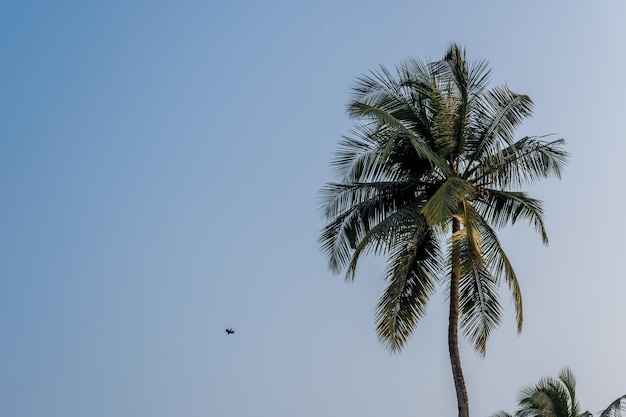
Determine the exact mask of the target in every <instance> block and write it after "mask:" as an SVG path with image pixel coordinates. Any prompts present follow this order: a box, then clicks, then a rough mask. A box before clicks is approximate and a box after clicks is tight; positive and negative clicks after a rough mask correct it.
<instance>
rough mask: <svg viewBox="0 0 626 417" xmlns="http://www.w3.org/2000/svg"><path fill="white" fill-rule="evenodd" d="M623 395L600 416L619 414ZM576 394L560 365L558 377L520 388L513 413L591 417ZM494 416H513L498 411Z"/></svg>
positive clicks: (566, 370) (572, 381)
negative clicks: (582, 407) (583, 410)
mask: <svg viewBox="0 0 626 417" xmlns="http://www.w3.org/2000/svg"><path fill="white" fill-rule="evenodd" d="M623 400H626V395H623V396H621V397H619V398H618V399H616V400H615V401H613V402H612V403H611V404H609V406H608V407H607V408H606V409H605V410H603V411H600V412H599V413H598V414H599V415H600V417H622V411H626V407H624V405H623V404H622V401H623ZM580 410H581V409H580V404H579V403H578V399H577V398H576V380H575V379H574V374H573V373H572V371H571V370H570V369H569V368H563V369H562V370H561V372H560V373H559V375H558V377H557V378H552V377H547V378H543V379H541V380H540V381H539V382H538V383H536V384H535V385H531V386H528V387H525V388H523V389H522V391H521V393H520V397H519V401H518V410H517V412H516V413H515V417H591V416H593V414H592V413H590V412H589V411H585V412H581V411H580ZM493 417H513V416H511V414H509V413H507V412H504V411H500V412H498V413H496V414H494V415H493Z"/></svg>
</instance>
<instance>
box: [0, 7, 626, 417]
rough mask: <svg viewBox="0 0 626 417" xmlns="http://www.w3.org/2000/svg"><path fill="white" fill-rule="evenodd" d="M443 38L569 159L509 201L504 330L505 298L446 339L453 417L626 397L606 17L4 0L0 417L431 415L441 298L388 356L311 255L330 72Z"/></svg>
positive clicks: (355, 297) (619, 148) (336, 118)
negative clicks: (511, 218)
mask: <svg viewBox="0 0 626 417" xmlns="http://www.w3.org/2000/svg"><path fill="white" fill-rule="evenodd" d="M565 5H566V6H565ZM452 41H456V42H459V43H462V44H464V45H465V46H466V47H467V52H468V55H469V57H470V58H476V59H479V58H485V59H487V60H488V61H489V62H490V65H491V67H492V69H493V77H492V79H493V85H497V84H501V83H505V82H506V83H507V84H508V85H509V87H510V88H511V89H513V90H515V91H519V92H522V93H526V94H528V95H530V96H531V97H532V98H533V100H534V101H535V105H536V107H535V117H534V118H533V119H531V120H530V121H529V122H528V123H526V124H525V125H524V126H523V127H522V129H520V131H519V134H520V136H521V135H524V134H545V133H556V134H557V135H558V136H559V137H564V138H566V139H567V141H568V145H567V149H568V150H569V151H570V152H571V153H572V159H571V163H570V164H569V166H568V168H567V170H566V172H565V176H564V178H563V180H562V181H560V182H559V181H555V180H553V181H548V182H546V183H543V184H541V185H538V186H535V187H533V188H532V189H531V190H530V191H531V192H532V193H533V194H534V195H535V196H538V197H540V198H542V199H544V200H545V205H546V211H547V222H548V228H549V229H548V230H549V233H550V237H551V244H550V247H549V248H545V247H543V246H542V245H541V243H540V239H539V238H538V237H537V236H534V235H533V234H532V232H531V231H530V230H529V228H527V227H525V226H524V225H520V227H514V228H512V229H507V230H504V231H503V232H502V241H503V245H504V246H505V248H506V249H507V251H508V253H509V255H510V257H511V258H512V260H513V261H514V264H515V266H516V269H517V272H518V275H519V277H520V280H521V284H522V290H523V295H524V301H525V304H524V306H525V327H524V332H523V333H522V335H521V336H519V337H518V336H516V333H515V326H514V323H513V319H512V316H511V314H510V313H511V306H510V305H508V306H507V316H506V319H505V321H504V323H503V325H502V326H501V327H500V328H499V329H498V331H497V332H496V333H495V334H494V335H493V338H492V340H491V342H490V343H489V345H488V351H487V357H486V358H485V359H481V358H479V357H478V356H477V355H476V354H474V353H473V352H472V351H471V349H470V348H469V346H468V345H466V344H463V345H462V346H461V354H462V360H463V364H464V368H465V373H466V379H467V383H468V389H469V394H470V410H471V412H472V415H473V416H476V417H478V416H487V415H489V414H490V413H492V412H495V411H497V410H499V409H508V410H510V411H512V410H513V408H514V403H515V399H516V396H517V393H518V390H519V388H520V387H521V386H523V385H526V384H529V383H532V382H534V381H536V380H537V379H539V378H540V377H542V376H546V375H555V374H556V373H557V372H558V371H559V369H561V368H562V367H563V366H566V365H569V366H571V367H572V368H573V370H574V373H575V374H576V376H577V378H578V382H579V384H578V391H579V396H580V400H581V402H582V405H583V407H584V408H589V409H590V410H591V411H597V410H599V409H601V408H602V407H604V406H606V405H608V403H609V402H610V401H612V400H613V399H615V398H616V397H617V396H619V395H621V394H625V393H626V384H624V383H623V381H624V375H626V372H625V371H626V364H625V363H624V361H623V350H624V346H625V345H626V343H625V342H626V340H625V337H624V336H623V325H624V318H625V317H626V304H625V303H624V302H623V295H624V294H625V292H626V282H625V281H624V271H623V268H622V265H621V261H622V258H623V254H622V252H623V247H624V246H623V242H622V240H623V236H624V235H626V226H625V223H624V221H623V220H622V208H623V207H624V206H625V205H626V195H625V193H624V191H625V187H624V182H623V175H624V174H623V168H624V162H623V155H624V151H625V150H626V145H625V144H624V143H625V141H624V133H623V121H624V118H625V116H624V111H625V109H626V104H625V103H624V98H625V97H626V83H624V81H623V73H624V70H625V68H626V48H625V45H624V43H625V41H626V3H624V2H623V1H621V0H613V1H610V0H608V1H602V2H591V1H569V2H546V1H526V2H503V1H495V0H493V1H474V2H467V1H438V2H432V1H431V2H425V1H416V0H413V1H399V0H390V1H387V2H373V1H337V2H331V1H319V2H308V3H303V2H294V1H266V2H253V1H232V2H222V3H220V4H217V3H215V2H203V1H177V2H173V1H171V2H166V1H109V2H78V1H73V2H72V1H55V2H44V1H28V0H21V1H6V2H4V3H3V5H2V8H1V12H0V51H2V66H1V67H0V75H1V76H0V97H1V98H0V115H1V116H0V187H1V188H0V191H1V193H2V204H1V205H0V337H1V339H0V340H1V342H0V415H2V416H11V417H32V416H46V417H57V416H58V417H79V416H80V417H83V416H90V417H99V416H131V415H133V416H151V417H165V416H168V417H169V416H174V415H176V416H190V417H193V416H211V417H231V416H232V417H235V416H237V417H239V416H260V417H265V416H267V417H287V416H289V417H291V416H293V415H297V416H300V417H317V416H324V417H335V416H336V417H340V416H341V417H345V416H360V417H374V416H376V417H378V416H383V415H386V416H391V415H393V416H396V417H405V416H406V417H408V416H415V415H425V416H446V415H450V416H452V415H455V414H456V412H455V397H454V389H453V385H452V378H451V371H450V369H449V364H448V356H447V348H446V334H445V333H446V321H447V317H446V308H445V301H444V299H443V297H436V298H435V299H434V300H433V301H432V304H431V306H430V308H429V315H428V317H427V318H426V319H425V320H424V321H423V322H422V323H421V324H420V325H419V327H418V329H417V332H416V333H415V335H414V337H413V338H412V339H411V341H410V343H409V344H408V345H407V347H406V349H405V351H404V352H403V353H402V354H400V355H394V356H392V355H390V354H389V353H388V352H387V351H385V350H384V348H383V347H382V346H381V345H380V344H379V343H378V342H377V339H376V334H375V330H374V308H375V304H376V301H377V299H378V297H379V295H380V294H381V291H382V289H383V283H382V282H381V281H380V275H381V271H382V269H383V268H384V264H383V262H382V260H381V259H368V260H367V261H366V262H365V263H363V265H362V266H361V268H360V269H359V271H358V276H357V280H356V282H355V283H353V284H346V283H344V282H343V280H342V278H341V277H336V276H332V275H331V274H330V273H329V272H328V271H327V269H326V260H325V259H324V257H323V256H322V254H321V253H320V251H319V249H318V245H317V235H318V231H319V229H320V227H321V226H322V219H321V216H320V213H319V212H318V210H317V203H318V202H317V192H318V189H319V188H320V187H321V186H322V185H323V183H324V182H326V181H328V180H330V179H331V176H330V170H329V168H328V162H329V160H330V157H331V155H332V152H333V149H334V147H335V144H336V143H337V141H338V139H339V138H340V136H341V135H342V134H345V133H346V132H347V130H348V129H349V128H350V126H351V123H350V121H349V120H348V119H347V117H346V115H345V112H344V105H345V103H346V102H347V101H348V98H349V90H350V87H351V85H352V82H353V80H354V79H355V77H356V76H358V75H359V74H361V73H364V72H367V71H368V70H369V69H371V68H374V67H375V66H377V65H378V64H384V65H387V66H393V65H394V64H396V63H398V62H400V61H402V60H404V59H406V58H409V57H417V58H422V59H428V58H432V59H435V58H438V57H440V56H441V54H442V53H443V52H444V51H445V48H446V47H447V46H448V44H449V43H450V42H452ZM505 297H507V295H505ZM226 327H233V328H234V329H235V330H236V334H235V335H232V336H226V335H225V333H224V329H225V328H226Z"/></svg>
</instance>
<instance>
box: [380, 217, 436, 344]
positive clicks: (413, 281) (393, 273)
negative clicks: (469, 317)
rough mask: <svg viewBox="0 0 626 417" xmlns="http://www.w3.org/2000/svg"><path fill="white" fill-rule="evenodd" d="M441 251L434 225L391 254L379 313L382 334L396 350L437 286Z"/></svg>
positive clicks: (423, 310)
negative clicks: (386, 283)
mask: <svg viewBox="0 0 626 417" xmlns="http://www.w3.org/2000/svg"><path fill="white" fill-rule="evenodd" d="M440 258H441V253H440V249H439V244H438V242H437V238H436V235H435V234H434V232H433V230H432V229H428V230H427V231H426V232H425V233H424V232H418V233H416V234H415V235H414V236H413V237H412V239H411V240H410V241H408V244H404V245H400V244H399V245H397V247H396V249H395V250H394V251H393V252H392V253H391V254H390V256H389V264H388V268H387V273H386V278H387V281H388V283H389V284H388V286H387V289H386V290H385V292H384V294H383V295H382V297H381V298H380V300H379V302H378V307H377V313H376V329H377V332H378V338H379V340H380V341H381V343H383V344H384V345H385V346H387V347H388V348H389V349H390V350H391V351H392V352H398V351H400V350H401V349H402V347H403V346H404V344H405V343H406V341H407V339H408V337H409V336H410V335H411V333H412V332H413V330H414V329H415V326H416V325H417V322H418V321H419V320H420V319H421V318H422V317H423V316H424V314H425V313H426V305H427V303H428V300H429V298H430V296H431V294H432V293H433V292H434V290H435V283H436V281H437V276H438V274H439V271H440V270H441V264H440Z"/></svg>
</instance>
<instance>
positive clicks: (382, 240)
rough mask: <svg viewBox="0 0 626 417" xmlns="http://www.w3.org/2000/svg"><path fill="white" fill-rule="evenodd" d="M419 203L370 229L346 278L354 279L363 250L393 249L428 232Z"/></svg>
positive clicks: (405, 208)
mask: <svg viewBox="0 0 626 417" xmlns="http://www.w3.org/2000/svg"><path fill="white" fill-rule="evenodd" d="M419 210H420V207H419V204H418V203H412V204H409V205H407V206H405V207H402V208H400V209H398V210H397V211H395V212H394V213H392V214H390V215H389V216H388V217H386V218H385V219H383V220H382V221H381V222H380V223H378V224H376V225H375V226H373V227H372V228H371V229H370V230H368V231H367V232H366V233H365V235H364V236H363V238H362V239H361V240H360V241H359V242H358V244H357V245H356V247H355V249H354V252H353V254H352V259H351V260H350V264H349V265H348V269H347V271H346V280H352V279H354V274H355V273H356V267H357V263H358V260H359V257H360V256H361V254H362V253H363V252H373V253H379V252H380V251H381V250H383V249H392V248H393V247H395V246H397V245H399V244H401V243H402V242H403V241H406V240H408V239H411V238H412V237H413V236H415V235H417V236H419V235H420V233H426V232H427V225H426V221H425V220H424V218H423V217H422V215H421V214H420V212H419Z"/></svg>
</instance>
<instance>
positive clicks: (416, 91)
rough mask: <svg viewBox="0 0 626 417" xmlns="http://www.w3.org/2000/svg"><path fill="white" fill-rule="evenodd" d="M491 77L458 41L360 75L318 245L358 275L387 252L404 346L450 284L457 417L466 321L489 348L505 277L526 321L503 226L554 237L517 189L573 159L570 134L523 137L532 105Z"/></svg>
mask: <svg viewBox="0 0 626 417" xmlns="http://www.w3.org/2000/svg"><path fill="white" fill-rule="evenodd" d="M488 79H489V70H488V68H487V64H486V62H485V61H477V62H473V63H468V62H467V61H466V58H465V50H464V49H463V48H461V47H460V46H458V45H454V44H453V45H451V46H450V47H449V49H448V50H447V52H446V54H445V56H444V57H443V59H441V60H439V61H436V62H432V63H423V62H421V61H418V60H409V61H407V62H405V63H403V64H401V65H399V66H398V67H397V68H396V71H395V73H392V72H390V71H389V70H387V69H386V68H384V67H381V68H380V70H378V71H373V72H371V73H370V74H369V75H364V76H361V77H359V78H358V79H357V82H356V86H355V87H354V90H353V91H354V97H353V99H352V100H351V102H350V104H349V105H348V114H349V115H350V117H351V118H353V119H355V120H356V124H355V130H354V131H353V132H352V133H353V136H352V137H345V138H344V139H343V140H342V141H341V142H340V145H339V150H338V151H337V153H336V155H335V157H334V159H333V161H332V163H331V166H332V167H333V168H334V169H336V170H337V173H338V174H339V176H340V181H339V182H334V183H329V184H327V185H326V186H325V187H324V188H323V189H322V195H323V209H324V214H325V217H326V219H327V220H328V223H327V225H326V226H325V228H324V229H323V230H322V233H321V237H320V242H321V245H322V249H323V250H324V252H326V254H327V255H328V257H329V260H330V263H329V265H330V269H331V270H332V271H333V272H340V271H342V270H344V269H345V270H347V273H346V279H348V280H352V279H353V278H354V275H355V272H356V267H357V262H358V260H359V257H360V256H361V255H362V254H365V253H368V252H372V253H375V254H379V253H384V254H386V255H387V260H388V269H387V272H386V274H385V278H386V280H387V282H388V287H387V289H386V291H385V292H384V294H383V295H382V297H381V298H380V301H379V303H378V309H377V315H376V320H377V331H378V336H379V339H380V340H381V342H382V343H383V344H385V345H386V346H387V347H389V348H390V349H391V350H392V351H399V350H400V349H401V348H402V347H403V346H404V345H405V343H406V341H407V338H408V337H409V336H410V335H411V333H412V332H413V330H414V329H415V326H416V324H417V322H418V321H419V320H420V319H421V318H422V317H423V316H424V314H425V311H426V305H427V302H428V300H429V298H430V296H431V295H432V294H433V292H434V291H435V288H436V285H437V283H438V282H444V283H445V282H446V280H447V286H448V288H449V292H448V295H449V302H450V312H449V325H448V349H449V354H450V362H451V365H452V373H453V378H454V383H455V387H456V393H457V400H458V401H457V403H458V410H459V416H460V417H468V415H469V407H468V399H467V392H466V388H465V382H464V379H463V373H462V370H461V360H460V356H459V351H458V330H459V328H460V329H461V330H462V331H463V333H464V335H465V336H466V337H467V338H468V339H469V341H470V342H471V343H472V344H473V346H474V348H475V349H476V350H477V351H478V352H479V353H480V354H482V355H484V354H485V350H486V342H487V339H488V337H489V334H490V333H491V331H492V330H493V329H494V328H495V327H496V326H497V325H498V324H499V323H500V320H501V305H500V301H499V297H498V288H499V286H500V285H501V284H502V283H503V282H504V283H506V284H507V286H508V287H509V289H510V290H511V292H512V296H513V302H514V304H515V312H516V316H517V329H518V332H519V331H521V329H522V320H523V314H522V296H521V292H520V288H519V285H518V281H517V277H516V275H515V272H514V270H513V267H512V266H511V263H510V262H509V259H508V258H507V256H506V254H505V252H504V250H503V249H502V247H501V245H500V242H499V240H498V238H497V235H496V232H495V229H498V228H500V227H502V226H505V225H507V224H513V223H515V222H516V221H518V220H527V221H529V222H530V223H531V224H532V225H533V226H534V228H535V229H536V230H537V232H538V233H539V234H540V235H541V238H542V240H543V242H544V243H547V242H548V237H547V234H546V231H545V228H544V222H543V210H542V205H541V202H540V201H538V200H536V199H533V198H531V197H529V196H528V195H527V194H526V193H525V192H523V191H521V190H520V188H521V186H522V185H524V184H527V183H531V182H533V181H536V180H539V179H542V178H546V177H550V176H556V177H560V172H561V168H562V166H563V164H564V163H565V160H566V153H565V152H564V151H562V150H561V145H562V144H563V141H562V140H554V141H544V140H543V138H542V137H524V138H522V139H519V140H515V139H514V133H515V129H516V127H517V126H518V125H519V124H520V123H521V122H522V121H523V120H524V119H525V118H526V117H529V116H530V115H531V112H532V101H531V100H530V98H529V97H528V96H525V95H522V94H517V93H514V92H513V91H511V90H510V89H509V88H507V87H495V88H492V89H488V88H487V84H488ZM444 279H445V280H444Z"/></svg>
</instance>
